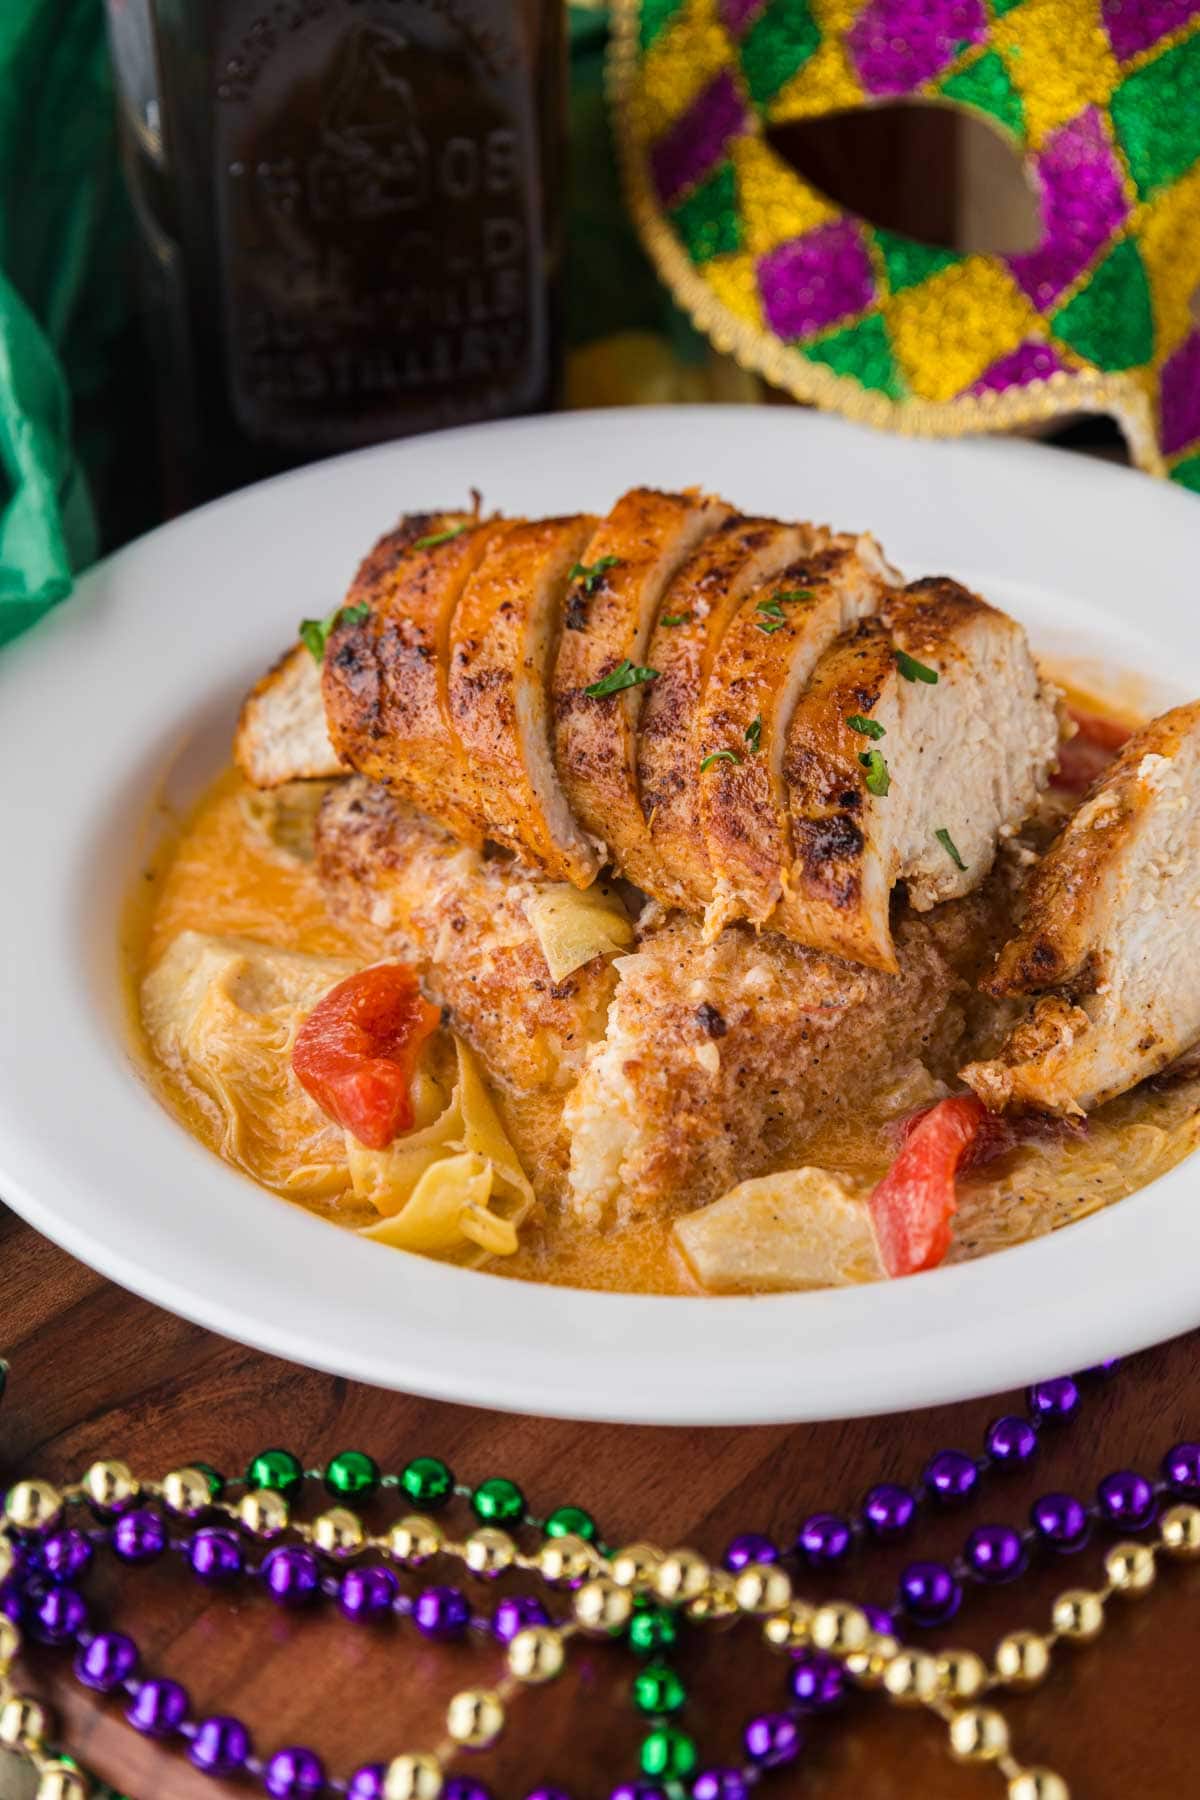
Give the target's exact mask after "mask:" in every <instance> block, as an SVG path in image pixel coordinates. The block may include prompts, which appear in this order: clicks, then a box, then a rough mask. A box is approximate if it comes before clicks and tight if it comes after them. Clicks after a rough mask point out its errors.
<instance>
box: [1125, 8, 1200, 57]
mask: <svg viewBox="0 0 1200 1800" xmlns="http://www.w3.org/2000/svg"><path fill="white" fill-rule="evenodd" d="M1100 10H1101V12H1102V14H1103V16H1104V25H1105V29H1106V30H1107V32H1108V41H1109V43H1110V44H1111V45H1112V47H1113V54H1114V56H1115V57H1116V58H1117V60H1118V61H1119V62H1126V61H1127V60H1128V58H1129V57H1131V56H1136V55H1137V54H1138V52H1139V50H1148V49H1149V48H1150V45H1151V44H1157V42H1158V40H1159V38H1162V37H1166V35H1167V33H1168V31H1178V30H1179V27H1180V26H1181V25H1186V24H1187V22H1188V20H1189V19H1192V18H1195V16H1196V14H1197V13H1198V12H1200V0H1103V3H1102V5H1101V9H1100Z"/></svg>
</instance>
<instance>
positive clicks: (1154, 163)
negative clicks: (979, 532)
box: [612, 0, 1200, 491]
mask: <svg viewBox="0 0 1200 1800" xmlns="http://www.w3.org/2000/svg"><path fill="white" fill-rule="evenodd" d="M612 56H613V64H612V72H613V85H614V98H615V104H616V109H617V137H618V141H619V144H620V147H621V152H622V156H623V159H624V162H625V173H626V177H627V185H628V192H629V195H630V199H631V202H632V206H633V211H634V215H635V218H636V220H637V223H638V227H639V229H640V231H641V234H642V237H643V240H644V242H645V244H646V246H647V248H648V249H649V251H650V253H651V255H652V256H653V258H654V260H655V262H656V264H657V266H658V269H659V272H660V274H661V275H662V277H663V279H664V280H665V281H666V282H667V284H668V286H669V287H670V288H671V290H672V292H673V293H674V295H675V296H676V298H677V299H678V300H679V301H680V303H681V304H682V305H683V306H684V307H686V309H687V310H688V311H689V312H690V313H691V314H692V317H693V318H694V319H695V321H696V323H697V324H698V326H699V327H700V328H701V330H703V331H704V332H706V333H707V335H708V336H709V337H710V338H711V339H712V340H713V342H714V343H715V344H716V345H717V346H718V348H720V349H722V350H727V351H730V352H732V354H733V355H734V356H735V357H736V358H737V360H738V361H739V362H740V363H741V364H742V365H743V366H744V367H747V368H753V369H756V370H757V371H758V372H759V373H761V374H762V375H764V376H765V377H766V379H767V380H768V381H770V382H772V383H773V384H775V385H777V386H779V387H782V388H786V389H787V390H788V391H790V392H791V393H792V394H794V395H795V396H796V397H797V398H798V399H802V400H809V401H815V402H817V403H818V404H820V405H823V406H829V407H834V408H836V409H837V410H838V411H840V412H844V413H848V414H850V415H851V416H853V417H856V418H859V419H864V420H866V421H868V422H870V423H872V424H876V425H884V426H890V427H892V428H894V429H900V430H907V431H920V432H930V433H937V434H949V433H956V432H963V431H981V430H996V429H1001V428H1004V427H1009V426H1014V425H1018V424H1023V423H1028V422H1030V421H1034V420H1046V419H1050V418H1054V417H1061V416H1063V415H1065V414H1068V413H1074V412H1080V411H1086V412H1108V413H1112V414H1113V415H1115V417H1116V418H1117V419H1118V420H1119V421H1120V424H1121V426H1122V429H1123V430H1124V432H1125V435H1126V437H1127V439H1128V442H1129V447H1130V451H1131V454H1132V455H1133V457H1134V459H1135V461H1136V462H1138V463H1139V464H1140V465H1141V467H1142V468H1144V469H1147V470H1149V471H1151V472H1152V473H1155V474H1160V475H1162V474H1170V475H1171V476H1173V478H1174V479H1175V480H1176V481H1179V482H1181V483H1182V484H1183V485H1184V486H1187V487H1191V488H1194V489H1196V490H1197V491H1200V329H1198V325H1197V317H1196V316H1194V315H1193V312H1192V310H1191V309H1192V306H1193V304H1194V297H1195V296H1196V294H1197V292H1198V291H1200V0H641V3H640V4H639V3H638V0H617V6H616V11H615V17H614V38H613V50H612ZM901 97H903V98H905V99H923V100H927V101H928V100H933V101H940V102H943V103H947V102H948V103H954V104H957V105H959V106H961V107H965V108H968V109H970V110H972V111H974V112H976V113H978V114H980V115H981V116H983V117H984V118H986V119H987V120H988V121H990V123H991V124H992V125H993V126H994V127H995V128H996V129H997V130H998V131H1000V132H1002V133H1004V134H1005V135H1006V136H1007V137H1008V139H1009V140H1010V141H1011V143H1012V144H1013V145H1014V146H1015V148H1016V149H1017V150H1018V151H1019V153H1020V155H1021V157H1022V159H1023V161H1024V165H1025V169H1026V173H1027V176H1028V179H1029V181H1030V184H1031V187H1032V190H1033V192H1034V193H1035V194H1036V195H1037V196H1038V203H1039V207H1040V215H1041V242H1040V243H1039V244H1038V245H1037V247H1036V248H1035V249H1033V250H1031V251H1029V252H1028V253H1026V254H1021V255H1011V256H998V255H975V254H972V255H963V254H958V253H956V252H954V251H951V250H946V249H937V248H933V247H931V246H930V245H927V244H922V243H918V242H916V241H915V240H913V239H910V238H905V237H902V236H900V235H898V234H897V233H895V232H890V231H885V230H882V229H880V228H879V227H877V226H874V225H871V224H870V223H868V222H867V221H866V220H864V219H862V218H859V217H857V216H856V215H855V214H854V213H852V212H849V211H847V210H846V209H845V208H843V207H839V206H838V205H836V204H835V203H834V202H833V201H831V200H830V199H829V198H828V197H827V196H826V195H824V194H823V193H821V192H820V191H818V189H817V188H816V187H814V186H813V185H812V184H811V183H809V182H807V181H805V180H804V179H803V178H802V177H801V176H800V175H799V174H797V172H796V170H795V169H794V168H793V167H792V166H791V165H790V164H789V163H788V162H786V161H785V160H784V159H783V158H782V157H781V156H780V155H779V154H778V153H777V151H776V150H775V149H774V148H773V147H772V145H771V143H770V142H769V140H768V136H767V133H768V131H769V129H770V128H771V127H772V126H775V125H782V124H784V123H786V122H788V121H792V120H797V119H812V118H816V117H818V116H820V115H823V114H829V113H833V112H844V111H846V110H847V109H854V108H860V107H865V106H870V105H873V104H878V103H880V102H884V101H891V100H895V99H897V98H901Z"/></svg>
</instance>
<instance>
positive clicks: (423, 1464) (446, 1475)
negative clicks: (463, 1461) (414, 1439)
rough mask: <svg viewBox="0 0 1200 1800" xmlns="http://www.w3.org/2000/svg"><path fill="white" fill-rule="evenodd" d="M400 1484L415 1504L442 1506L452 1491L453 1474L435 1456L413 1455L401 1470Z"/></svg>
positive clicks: (429, 1506) (426, 1506) (428, 1506)
mask: <svg viewBox="0 0 1200 1800" xmlns="http://www.w3.org/2000/svg"><path fill="white" fill-rule="evenodd" d="M400 1486H401V1487H402V1488H403V1489H404V1491H405V1493H406V1494H407V1495H408V1497H409V1499H410V1500H412V1501H414V1502H415V1504H416V1505H417V1506H423V1507H425V1508H427V1509H428V1508H431V1507H435V1506H444V1505H445V1503H446V1501H447V1500H448V1499H449V1498H450V1496H451V1494H452V1493H453V1492H454V1476H453V1475H452V1474H451V1472H450V1470H449V1468H448V1467H447V1466H446V1464H445V1463H444V1462H442V1461H441V1460H440V1459H439V1458H438V1457H436V1456H414V1458H413V1460H412V1461H411V1462H410V1463H409V1464H407V1466H406V1467H405V1468H404V1469H403V1470H402V1471H401V1474H400Z"/></svg>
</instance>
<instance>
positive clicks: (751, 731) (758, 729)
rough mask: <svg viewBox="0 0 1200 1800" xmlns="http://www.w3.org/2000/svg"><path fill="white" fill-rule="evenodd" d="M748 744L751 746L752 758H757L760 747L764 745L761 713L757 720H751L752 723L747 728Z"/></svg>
mask: <svg viewBox="0 0 1200 1800" xmlns="http://www.w3.org/2000/svg"><path fill="white" fill-rule="evenodd" d="M746 742H747V743H748V744H749V746H750V754H751V756H757V755H758V751H759V747H760V745H761V744H762V714H761V713H759V715H758V717H757V719H751V721H750V723H749V724H748V725H747V727H746Z"/></svg>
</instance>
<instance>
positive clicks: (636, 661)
mask: <svg viewBox="0 0 1200 1800" xmlns="http://www.w3.org/2000/svg"><path fill="white" fill-rule="evenodd" d="M728 512H729V508H728V507H727V506H726V505H725V504H724V503H723V502H722V501H720V500H715V499H712V498H710V497H708V496H706V495H703V494H697V493H684V494H663V493H659V492H657V491H656V490H655V489H653V488H633V489H632V490H631V491H630V492H629V493H627V494H625V495H623V496H622V498H621V499H620V500H618V501H617V503H616V505H615V506H614V507H613V509H612V511H611V512H610V513H609V515H608V517H607V518H606V519H604V520H602V521H601V523H600V525H599V526H598V528H597V530H596V532H595V534H594V536H593V537H592V539H591V541H590V542H589V543H588V545H587V548H586V549H585V550H584V551H583V552H582V555H581V559H580V565H581V566H580V573H579V575H578V577H577V579H576V580H575V582H574V585H573V586H572V588H571V591H570V593H569V595H568V597H567V611H566V620H565V626H566V629H565V630H564V631H563V634H562V638H561V641H560V643H559V648H558V656H557V660H556V662H555V666H554V673H553V678H552V688H551V693H552V701H553V708H554V734H555V742H554V754H555V757H556V760H557V763H558V770H559V776H560V779H561V781H562V784H563V787H564V789H565V791H566V795H567V800H568V802H569V803H570V806H571V809H572V811H573V812H574V815H575V817H576V819H577V820H578V822H579V824H580V826H581V827H582V829H583V830H584V831H585V832H589V833H590V834H591V835H592V836H593V837H595V838H598V839H601V840H602V841H603V842H605V843H606V844H608V845H609V846H610V848H611V850H612V853H613V857H614V860H615V861H616V862H617V863H618V864H621V863H622V862H623V861H624V860H625V859H626V857H627V855H628V854H629V853H631V851H633V850H636V848H637V847H638V846H644V845H645V844H646V841H647V840H646V821H645V819H644V817H643V814H642V809H641V805H640V803H639V801H638V791H637V760H636V745H637V726H638V717H639V714H640V712H641V708H642V702H643V699H644V696H645V688H644V687H643V686H642V685H640V684H634V685H633V686H630V687H626V688H622V689H619V690H618V691H617V692H616V693H614V694H613V695H611V696H610V697H595V696H593V695H591V694H589V693H588V692H587V689H588V688H589V687H594V686H595V684H596V683H597V682H598V681H603V680H604V678H605V677H606V676H609V675H611V674H612V673H613V671H614V670H616V669H619V668H620V667H621V666H622V665H623V664H625V663H628V664H629V665H630V666H631V668H640V667H642V666H643V665H644V664H645V660H646V644H647V641H648V639H649V637H650V631H651V628H652V626H653V623H654V616H655V613H656V612H657V610H658V604H659V601H660V599H661V598H662V594H663V590H664V588H665V587H666V585H667V583H668V582H669V581H670V579H671V577H672V576H673V575H674V574H675V572H676V570H677V569H679V567H680V566H681V565H682V563H683V562H684V561H685V560H686V558H687V557H688V556H690V555H691V553H692V551H693V550H695V548H696V546H697V545H698V544H699V543H700V542H701V541H702V540H703V539H704V538H705V537H707V536H708V535H709V533H711V532H713V531H715V530H716V528H717V526H718V525H719V524H720V523H721V521H722V520H723V519H724V518H725V517H726V516H727V515H728Z"/></svg>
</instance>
